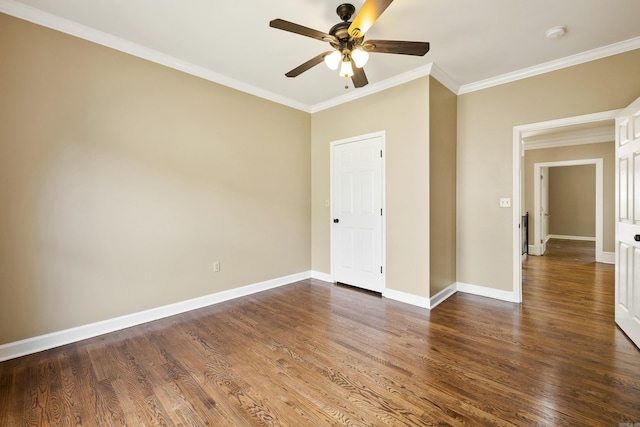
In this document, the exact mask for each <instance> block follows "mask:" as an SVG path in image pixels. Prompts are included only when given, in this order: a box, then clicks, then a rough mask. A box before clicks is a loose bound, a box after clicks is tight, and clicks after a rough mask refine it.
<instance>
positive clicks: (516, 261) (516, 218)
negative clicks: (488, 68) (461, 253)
mask: <svg viewBox="0 0 640 427" xmlns="http://www.w3.org/2000/svg"><path fill="white" fill-rule="evenodd" d="M620 111H622V110H621V109H618V110H609V111H603V112H600V113H593V114H585V115H582V116H574V117H566V118H562V119H556V120H549V121H546V122H538V123H530V124H527V125H520V126H514V127H513V150H512V151H513V157H512V161H513V163H512V171H513V177H512V179H513V206H515V207H516V208H515V209H513V220H512V221H513V225H512V227H513V260H512V270H513V294H514V296H515V298H516V302H522V257H521V256H520V255H521V254H520V251H521V249H522V246H521V243H520V239H521V237H522V233H521V232H520V221H521V219H522V218H521V212H520V210H521V204H520V203H521V202H520V198H521V194H520V188H521V187H520V184H521V183H520V178H521V162H522V159H521V157H522V155H523V153H524V150H523V149H522V145H523V144H522V136H523V134H525V133H526V132H532V131H537V130H546V129H554V128H559V127H563V126H571V125H577V124H584V123H594V122H599V121H604V120H611V119H615V117H616V116H617V115H618V113H619V112H620Z"/></svg>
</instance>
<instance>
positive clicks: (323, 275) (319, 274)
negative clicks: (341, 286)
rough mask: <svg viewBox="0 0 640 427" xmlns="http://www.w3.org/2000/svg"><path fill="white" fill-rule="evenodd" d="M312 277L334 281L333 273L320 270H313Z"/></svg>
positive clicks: (324, 280)
mask: <svg viewBox="0 0 640 427" xmlns="http://www.w3.org/2000/svg"><path fill="white" fill-rule="evenodd" d="M311 278H312V279H318V280H322V281H323V282H329V283H333V276H332V275H331V274H327V273H322V272H320V271H315V270H312V271H311Z"/></svg>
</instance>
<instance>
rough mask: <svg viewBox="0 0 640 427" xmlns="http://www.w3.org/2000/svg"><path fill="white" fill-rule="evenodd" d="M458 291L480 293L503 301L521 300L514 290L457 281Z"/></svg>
mask: <svg viewBox="0 0 640 427" xmlns="http://www.w3.org/2000/svg"><path fill="white" fill-rule="evenodd" d="M457 289H458V292H464V293H466V294H471V295H478V296H481V297H487V298H493V299H497V300H501V301H508V302H515V303H518V302H521V301H518V300H517V298H516V295H515V293H514V292H511V291H503V290H500V289H494V288H487V287H485V286H478V285H470V284H468V283H461V282H458V283H457Z"/></svg>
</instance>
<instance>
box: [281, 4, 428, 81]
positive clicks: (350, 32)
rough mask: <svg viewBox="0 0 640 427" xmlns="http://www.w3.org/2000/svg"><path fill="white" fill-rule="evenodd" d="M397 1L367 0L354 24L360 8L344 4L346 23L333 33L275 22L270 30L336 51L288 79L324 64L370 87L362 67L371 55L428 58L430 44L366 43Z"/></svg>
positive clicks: (300, 68) (291, 73)
mask: <svg viewBox="0 0 640 427" xmlns="http://www.w3.org/2000/svg"><path fill="white" fill-rule="evenodd" d="M392 1H393V0H366V1H365V2H364V4H363V5H362V8H361V9H360V12H358V14H357V15H356V17H355V19H354V20H353V21H350V19H351V16H353V14H354V13H355V11H356V8H355V7H354V6H353V5H352V4H349V3H343V4H341V5H340V6H338V8H337V9H336V13H337V14H338V16H339V17H340V19H341V20H342V22H339V23H337V24H336V25H334V26H333V27H331V29H330V30H329V33H323V32H322V31H318V30H314V29H312V28H308V27H304V26H302V25H299V24H295V23H293V22H289V21H285V20H283V19H274V20H272V21H271V22H269V26H270V27H272V28H277V29H279V30H283V31H288V32H291V33H295V34H300V35H303V36H307V37H311V38H314V39H316V40H320V41H324V42H328V43H329V44H330V45H331V47H332V48H333V49H334V50H333V51H329V52H324V53H321V54H320V55H317V56H315V57H314V58H311V59H310V60H308V61H307V62H305V63H304V64H301V65H299V66H298V67H296V68H294V69H293V70H291V71H289V72H288V73H286V74H285V76H287V77H297V76H299V75H300V74H302V73H304V72H305V71H307V70H309V69H310V68H312V67H315V66H316V65H318V64H319V63H321V62H323V61H324V63H325V64H326V65H327V67H328V68H329V69H330V70H337V69H338V67H340V76H342V77H351V80H352V81H353V85H354V86H355V87H357V88H358V87H363V86H366V85H367V84H368V83H369V81H368V80H367V76H366V74H365V72H364V69H363V68H362V67H364V66H365V64H366V63H367V61H368V60H369V52H373V53H392V54H399V55H413V56H424V55H426V53H427V52H428V51H429V43H427V42H410V41H396V40H368V41H366V42H365V41H364V35H365V33H366V32H367V31H368V30H369V28H371V26H372V25H373V24H374V23H375V22H376V21H377V19H378V18H379V17H380V15H381V14H382V12H384V11H385V9H386V8H387V7H388V6H389V5H390V4H391V3H392Z"/></svg>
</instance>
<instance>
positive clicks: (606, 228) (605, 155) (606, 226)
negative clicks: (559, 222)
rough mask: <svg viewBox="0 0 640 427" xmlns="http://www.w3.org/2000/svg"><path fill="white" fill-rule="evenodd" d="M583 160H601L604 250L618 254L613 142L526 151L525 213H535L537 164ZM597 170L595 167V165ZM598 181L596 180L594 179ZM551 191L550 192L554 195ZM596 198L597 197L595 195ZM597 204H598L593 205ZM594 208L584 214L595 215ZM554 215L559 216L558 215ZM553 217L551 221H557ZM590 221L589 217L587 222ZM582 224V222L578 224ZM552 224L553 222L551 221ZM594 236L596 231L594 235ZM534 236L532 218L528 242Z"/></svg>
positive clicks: (554, 182)
mask: <svg viewBox="0 0 640 427" xmlns="http://www.w3.org/2000/svg"><path fill="white" fill-rule="evenodd" d="M583 159H602V169H603V171H602V175H603V188H602V190H603V196H602V198H603V214H602V216H603V229H602V250H603V251H605V252H614V251H615V243H614V239H615V193H614V192H615V168H616V164H615V145H614V143H613V142H603V143H600V144H583V145H571V146H567V147H557V148H543V149H539V150H527V151H525V156H524V169H523V172H524V193H523V199H524V204H525V208H524V209H525V211H524V212H529V213H530V214H531V215H533V212H534V206H533V205H534V194H533V193H534V191H533V187H534V182H533V179H534V164H535V163H546V162H562V161H568V160H583ZM594 168H595V166H594ZM555 169H559V168H550V171H554V170H555ZM594 179H595V178H594ZM557 182H558V181H557V180H554V181H551V180H549V183H550V185H551V186H555V184H556V183H557ZM590 188H591V190H592V191H595V190H594V188H595V182H594V184H593V185H592V186H591V187H590ZM551 190H552V188H550V190H549V192H550V195H551ZM594 197H595V196H594ZM594 203H595V202H594ZM593 206H594V205H592V207H591V209H590V210H589V209H587V210H586V211H585V212H584V214H585V215H588V216H589V215H591V216H594V220H593V221H595V211H594V208H593ZM552 215H554V217H555V215H556V213H555V212H553V213H552ZM554 217H552V218H551V219H553V220H555V218H554ZM584 220H585V221H588V218H585V219H584ZM578 222H581V221H578ZM550 225H551V222H550ZM549 232H550V233H552V234H567V233H554V232H553V231H551V230H549ZM593 233H595V231H594V232H593ZM534 235H535V222H534V218H533V216H531V217H530V219H529V239H530V242H533V236H534ZM592 236H595V234H592Z"/></svg>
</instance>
